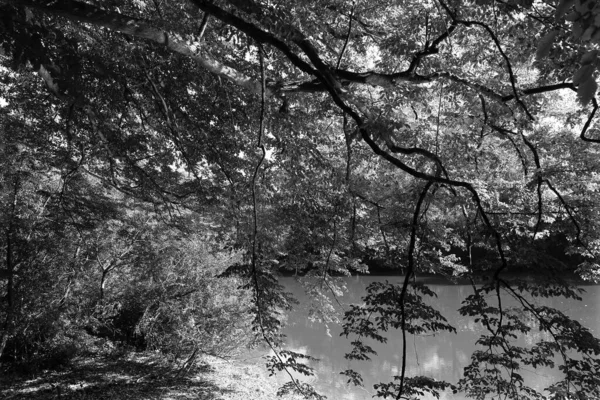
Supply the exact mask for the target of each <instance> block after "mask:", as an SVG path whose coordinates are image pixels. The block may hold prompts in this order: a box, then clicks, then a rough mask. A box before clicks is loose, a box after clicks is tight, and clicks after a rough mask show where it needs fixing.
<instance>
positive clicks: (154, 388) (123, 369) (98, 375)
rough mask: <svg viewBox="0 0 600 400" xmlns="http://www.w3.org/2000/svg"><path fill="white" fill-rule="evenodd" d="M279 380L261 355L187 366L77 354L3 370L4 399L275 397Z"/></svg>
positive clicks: (0, 392)
mask: <svg viewBox="0 0 600 400" xmlns="http://www.w3.org/2000/svg"><path fill="white" fill-rule="evenodd" d="M277 387H278V384H277V382H276V380H275V381H274V380H273V379H272V378H270V377H269V376H268V372H267V371H266V369H265V363H264V359H262V358H261V357H255V358H248V359H236V360H230V361H228V360H222V359H218V358H215V357H202V358H201V359H200V360H199V361H198V362H197V363H196V364H195V366H194V368H192V369H190V370H186V371H182V370H181V368H179V367H177V366H174V364H172V363H169V362H168V361H167V360H166V359H165V357H164V356H161V355H160V354H157V353H149V352H143V353H136V352H126V353H120V354H116V355H114V354H113V355H88V356H85V357H76V358H75V359H73V360H72V361H71V363H70V364H69V365H67V366H65V367H63V368H61V369H59V370H52V371H50V370H45V371H38V372H36V373H33V374H32V373H24V372H20V373H18V372H14V371H13V372H4V373H3V372H2V371H0V399H3V400H17V399H18V400H21V399H35V400H42V399H43V400H49V399H64V400H75V399H77V400H83V399H86V400H92V399H93V400H101V399H102V400H104V399H105V400H109V399H110V400H125V399H133V400H142V399H144V400H145V399H161V400H183V399H196V400H254V399H256V400H259V399H260V400H271V399H276V398H277V396H276V392H277Z"/></svg>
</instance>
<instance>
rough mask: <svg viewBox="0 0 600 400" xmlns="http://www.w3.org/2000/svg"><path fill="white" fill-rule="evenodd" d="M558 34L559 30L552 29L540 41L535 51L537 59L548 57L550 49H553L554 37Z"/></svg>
mask: <svg viewBox="0 0 600 400" xmlns="http://www.w3.org/2000/svg"><path fill="white" fill-rule="evenodd" d="M557 34H558V32H557V31H550V32H548V33H547V34H546V36H544V37H543V38H542V39H541V40H540V41H539V43H538V46H537V51H536V53H535V58H536V59H537V60H541V59H543V58H546V57H547V56H548V54H550V50H552V43H554V39H555V38H556V35H557Z"/></svg>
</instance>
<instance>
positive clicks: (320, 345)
mask: <svg viewBox="0 0 600 400" xmlns="http://www.w3.org/2000/svg"><path fill="white" fill-rule="evenodd" d="M401 279H402V278H401V277H351V278H346V279H345V284H346V286H347V292H346V293H345V294H344V295H343V296H342V297H341V298H339V300H340V302H341V304H342V305H343V306H345V305H347V304H357V303H361V297H362V296H363V295H364V294H365V288H366V287H367V286H368V285H369V284H370V283H371V282H373V281H375V280H388V281H390V282H393V283H399V282H400V280H401ZM282 284H284V285H285V287H286V289H287V290H288V291H290V292H292V293H293V294H294V295H295V296H296V297H297V298H298V299H299V300H300V304H302V305H303V307H302V308H298V309H296V310H294V311H293V312H292V313H290V315H289V319H288V325H287V328H286V331H285V333H286V334H287V336H288V341H287V345H288V348H289V349H290V350H294V351H298V352H302V353H304V354H308V355H311V356H313V357H316V358H319V359H320V360H321V361H320V362H318V363H314V364H313V365H312V366H313V367H314V368H315V371H316V374H317V375H316V377H314V378H311V381H312V383H313V385H314V386H315V387H316V388H317V389H318V390H319V391H320V393H322V394H325V395H326V396H327V397H328V398H329V399H348V400H358V399H370V398H371V396H372V395H373V394H375V390H374V389H373V384H375V383H378V382H389V381H391V380H392V377H393V376H394V375H399V374H400V368H401V363H402V360H401V355H402V337H401V334H400V332H398V331H393V332H391V333H390V335H388V342H387V343H385V344H381V343H378V342H373V343H370V342H369V343H367V344H369V345H371V346H372V347H373V348H374V350H375V351H376V352H377V354H378V355H377V356H375V357H373V360H372V361H360V362H359V361H348V360H346V359H345V358H344V354H345V353H347V352H348V351H350V348H351V346H350V340H348V339H346V338H345V337H340V333H341V331H342V330H341V327H340V326H339V325H338V324H335V323H332V322H331V323H323V322H318V321H315V320H314V319H311V318H308V315H309V306H308V305H309V304H310V302H311V299H314V298H313V297H311V298H309V297H307V296H306V294H305V293H304V289H303V287H302V285H301V284H300V283H299V282H298V280H296V279H295V278H284V279H282ZM429 285H430V288H431V289H432V290H433V291H434V292H435V293H436V294H437V298H434V299H432V301H431V302H430V304H431V305H432V306H434V307H435V308H437V309H438V310H439V311H440V312H441V313H442V314H443V315H444V316H445V317H446V318H447V319H448V321H449V322H450V323H451V324H453V325H454V326H455V328H456V330H457V334H453V333H446V332H444V333H440V334H436V335H429V336H412V335H408V336H407V353H408V354H407V358H408V363H407V376H412V375H426V376H429V377H431V378H434V379H437V380H445V381H448V382H450V383H456V382H457V381H458V380H459V379H460V378H461V376H462V370H463V368H464V367H465V366H466V365H468V364H469V362H470V357H471V354H472V353H473V350H474V349H475V346H474V343H475V341H476V340H477V338H478V337H479V336H480V335H481V333H482V332H483V328H482V326H481V325H480V324H478V323H476V322H475V321H474V320H473V319H471V318H468V317H464V316H461V315H459V313H458V311H457V310H458V308H460V306H461V302H462V300H463V299H464V298H465V297H467V296H468V295H470V294H472V293H473V289H472V287H471V286H469V285H451V284H442V283H441V282H438V283H434V284H429ZM585 290H586V293H584V294H583V296H582V297H583V301H582V302H578V301H574V300H567V299H544V300H545V303H544V304H545V305H548V306H551V307H554V308H557V309H559V310H561V311H563V312H565V313H566V314H567V315H570V316H572V317H573V318H575V319H577V320H579V322H580V323H581V324H582V325H584V326H585V327H587V328H588V329H590V330H591V331H592V333H593V334H594V335H596V336H598V334H600V318H598V317H599V316H600V307H599V301H600V287H599V286H586V287H585ZM515 305H516V301H515V300H514V299H512V298H506V299H503V307H506V308H508V307H512V306H515ZM525 317H526V316H525V315H524V318H525ZM525 320H526V322H527V324H528V325H529V326H530V327H532V328H534V331H532V333H531V334H529V335H527V336H525V337H523V338H520V339H519V340H518V341H517V343H515V344H517V345H522V346H524V345H532V344H533V343H536V342H538V341H539V340H541V339H545V340H550V339H551V338H549V337H546V334H545V333H540V332H539V331H537V330H535V325H536V324H535V321H534V320H533V319H531V318H529V319H527V318H525ZM350 368H351V369H354V370H355V371H357V372H359V373H361V374H362V377H363V379H364V388H357V387H354V386H351V385H347V383H346V382H347V378H346V377H345V376H343V375H340V372H341V371H344V370H346V369H350ZM522 375H523V376H524V378H525V380H526V384H528V385H529V386H531V387H533V388H534V389H536V390H540V391H541V390H543V389H544V388H545V387H547V386H549V385H550V384H552V383H553V382H555V381H556V380H557V377H559V376H560V372H559V371H557V370H552V369H548V368H546V369H541V368H540V369H537V370H535V371H534V370H522ZM463 398H464V397H460V396H456V395H453V394H451V393H442V395H441V397H440V399H442V400H445V399H448V400H450V399H452V400H456V399H463Z"/></svg>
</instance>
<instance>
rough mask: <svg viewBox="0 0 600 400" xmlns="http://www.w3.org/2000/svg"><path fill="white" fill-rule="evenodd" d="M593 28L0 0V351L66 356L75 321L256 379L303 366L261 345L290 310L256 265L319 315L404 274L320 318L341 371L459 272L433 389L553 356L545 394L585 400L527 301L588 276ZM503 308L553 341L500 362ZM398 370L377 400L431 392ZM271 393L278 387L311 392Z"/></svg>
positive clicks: (459, 17) (505, 387)
mask: <svg viewBox="0 0 600 400" xmlns="http://www.w3.org/2000/svg"><path fill="white" fill-rule="evenodd" d="M117 3H118V4H117ZM599 15H600V7H598V5H597V3H596V2H594V1H592V0H559V1H554V0H495V1H491V0H490V1H488V0H476V1H473V0H431V1H422V0H397V1H380V2H377V3H376V4H374V3H373V2H367V1H363V0H360V1H353V2H350V1H344V0H327V1H320V2H309V1H298V2H294V3H293V4H291V3H290V2H286V1H277V0H276V1H268V2H267V1H263V0H255V1H240V0H189V1H185V2H157V1H145V0H126V1H121V2H83V1H79V0H58V1H45V0H27V1H19V2H16V1H11V0H0V80H1V84H0V124H1V127H2V129H0V135H1V136H0V145H1V146H0V227H1V230H2V232H1V233H2V234H1V235H0V256H1V259H2V266H1V267H0V293H1V296H2V306H1V307H0V324H1V325H0V329H1V331H0V332H1V333H0V357H2V359H3V360H12V361H18V360H27V359H30V358H32V357H38V356H41V355H42V353H48V354H52V352H53V351H54V350H52V349H51V347H53V346H54V347H53V348H55V349H57V352H58V353H61V352H62V350H61V348H62V349H66V350H65V351H64V352H63V353H64V354H66V355H65V356H64V358H69V357H70V355H68V354H67V353H70V350H69V351H67V350H68V347H69V345H68V343H67V342H69V341H68V340H67V339H64V338H66V337H68V335H67V334H66V332H71V330H74V331H78V332H81V331H82V330H83V329H86V328H87V330H88V331H90V332H92V333H93V334H95V335H101V336H107V337H110V338H112V339H114V340H120V341H124V342H128V343H129V344H137V345H138V346H140V347H144V346H150V347H153V348H160V349H164V350H166V351H172V352H174V353H177V352H179V351H181V352H183V351H187V352H196V351H204V352H209V353H215V354H221V355H222V354H227V353H229V352H231V351H233V350H234V349H235V348H237V347H239V346H240V345H241V344H242V343H255V342H256V339H262V340H264V341H265V342H266V343H267V344H268V345H269V346H271V348H272V349H273V351H274V354H275V358H274V359H271V364H270V365H271V367H272V368H273V371H275V370H283V371H286V370H288V369H290V370H291V369H295V370H297V371H300V372H309V373H310V365H307V364H306V362H307V363H309V364H310V363H311V362H313V361H312V360H311V359H304V358H303V357H300V356H299V355H298V354H293V353H286V352H285V350H283V351H282V349H281V345H282V344H283V343H284V337H283V336H282V335H281V327H282V324H283V320H284V319H285V313H286V312H287V311H288V310H289V309H290V308H291V307H292V306H293V305H294V302H293V299H291V297H290V295H289V294H287V293H285V291H284V290H283V287H282V286H281V285H280V284H279V282H278V281H277V276H278V273H279V272H286V273H290V272H293V273H300V274H305V275H306V277H307V278H306V280H307V281H308V282H310V280H311V279H312V280H313V282H318V283H316V284H314V283H313V284H310V283H309V284H308V285H307V288H308V290H309V292H310V294H311V298H312V299H313V302H314V304H315V305H316V307H313V309H314V310H313V312H312V314H311V317H312V318H313V319H315V320H317V319H318V320H323V321H326V322H327V323H334V322H337V319H336V316H335V305H334V304H333V303H332V302H331V301H330V300H329V297H328V296H329V293H333V294H339V293H342V292H343V287H344V285H343V281H340V280H336V279H333V278H334V277H336V276H337V277H339V276H347V275H349V274H351V273H356V272H357V271H360V272H366V271H367V270H369V269H370V270H374V269H377V268H378V269H381V270H385V271H388V272H389V271H393V272H398V271H400V272H403V273H404V274H405V276H406V280H405V282H404V284H403V285H402V286H394V285H391V284H387V283H386V284H384V283H381V284H374V285H372V286H371V287H369V289H368V292H367V294H366V295H365V298H364V304H363V305H355V306H352V307H351V308H350V309H349V310H347V312H346V314H345V319H344V321H343V322H342V324H343V328H344V333H345V334H346V335H349V336H352V339H351V340H353V342H352V344H353V350H352V352H351V353H350V354H349V357H350V358H354V359H358V360H367V359H369V358H370V357H373V356H374V355H375V354H374V351H373V349H372V348H371V347H370V346H369V343H368V340H376V341H383V342H384V341H385V340H386V332H388V330H391V329H395V330H399V331H400V333H401V334H402V337H403V339H404V342H406V338H407V335H415V334H421V333H424V332H437V331H440V330H445V331H453V330H454V328H453V327H452V322H453V321H447V320H446V319H445V317H444V316H443V315H442V314H441V313H440V312H439V311H437V310H435V309H434V308H433V307H431V306H430V305H429V304H428V303H427V301H426V299H427V298H428V297H431V295H432V292H431V291H430V290H429V289H428V288H427V287H426V286H424V285H420V284H417V283H416V282H417V281H416V280H415V279H414V278H415V277H416V276H419V275H420V274H424V273H427V274H438V275H445V276H448V277H450V278H452V279H456V278H466V279H469V280H471V281H472V282H473V283H474V290H473V294H472V295H470V296H469V297H467V298H465V299H464V302H463V306H462V308H461V312H462V313H463V315H465V316H470V317H473V318H475V319H477V321H478V323H480V324H481V325H482V327H484V328H485V330H486V331H487V332H486V333H485V334H484V335H483V336H482V337H481V338H480V339H479V340H478V341H477V343H475V345H476V346H477V349H476V350H475V352H474V353H473V357H472V359H471V361H472V362H471V365H470V366H469V367H468V368H467V369H466V370H465V374H464V378H463V379H462V380H460V382H458V383H457V385H456V386H455V388H456V390H461V391H463V392H465V393H467V394H468V395H471V396H473V397H476V398H483V397H485V396H488V395H492V394H494V395H495V396H504V397H507V398H523V397H525V398H526V397H530V398H541V396H543V395H542V394H540V393H537V392H534V391H532V389H530V388H527V387H526V385H525V384H524V382H523V380H522V378H521V376H520V375H519V373H518V370H519V369H520V368H522V367H524V366H525V367H527V366H534V367H535V366H538V365H548V366H550V365H551V359H552V357H553V356H554V355H558V356H559V358H561V359H562V361H561V364H560V366H559V368H561V369H562V370H563V372H564V374H565V380H564V381H561V382H557V383H556V384H555V385H554V386H552V387H550V388H549V391H550V392H551V397H552V396H553V397H554V398H561V397H568V396H570V395H572V394H573V393H582V392H587V393H591V394H594V395H595V393H594V390H595V389H594V385H597V380H595V379H596V378H594V376H595V375H594V373H595V371H596V370H597V368H598V365H597V363H596V361H595V358H594V357H596V356H597V355H598V354H597V349H598V343H597V339H595V338H593V337H592V336H591V334H590V332H588V331H587V330H586V329H585V327H582V326H580V325H578V323H577V322H576V321H574V320H572V319H571V318H569V316H568V315H564V314H563V313H560V312H559V311H558V310H554V309H551V308H548V307H543V306H538V305H534V304H533V303H531V302H529V299H530V298H532V297H533V298H542V299H544V298H547V297H555V296H558V297H566V298H575V299H576V298H577V296H578V293H577V291H576V290H575V289H574V288H572V287H571V286H570V285H569V284H567V283H565V281H564V280H563V279H562V278H564V277H573V278H576V277H579V278H583V279H586V280H590V281H594V282H597V281H598V279H599V272H598V270H599V268H598V265H599V263H598V255H599V252H600V250H599V249H600V246H598V243H600V227H599V225H598V224H599V221H600V218H599V210H600V204H599V201H600V200H599V198H598V196H597V192H598V188H599V187H600V186H599V185H600V182H599V174H598V171H599V168H600V164H599V161H598V160H599V159H600V158H599V155H600V154H599V150H598V143H600V137H599V136H598V132H599V130H598V127H597V124H596V122H595V117H596V112H597V109H598V105H597V100H596V98H595V95H596V91H597V83H596V77H597V69H598V68H597V67H598V63H599V60H598V55H599V54H600V53H599V49H598V46H599V45H600V34H599V32H600V24H598V21H599V20H600V19H599ZM517 272H528V273H535V274H537V275H541V276H543V277H546V278H548V279H549V280H548V284H547V285H541V284H531V283H529V282H516V281H510V280H508V279H506V278H505V276H506V274H507V273H517ZM477 281H479V282H482V283H481V285H483V286H481V285H477V284H475V282H477ZM502 295H509V296H512V297H513V298H515V299H516V300H517V301H518V303H519V307H518V308H506V307H503V305H502V304H501V298H502ZM524 315H527V316H528V318H532V319H533V320H535V321H537V323H538V324H539V327H540V330H541V331H544V332H546V333H547V334H549V335H550V336H551V338H552V340H551V341H540V342H538V343H536V344H534V345H533V347H527V348H526V347H523V346H520V345H518V344H517V343H516V339H517V338H518V337H521V336H523V335H526V334H527V333H528V332H529V330H530V329H531V328H530V327H529V326H528V325H527V324H525V323H523V321H522V319H521V317H522V316H524ZM248 326H252V329H253V330H252V332H251V333H250V332H249V330H246V328H247V327H248ZM354 336H356V338H355V337H354ZM73 337H77V335H76V334H73ZM63 339H64V340H63ZM363 339H365V340H363ZM65 343H67V344H65ZM61 357H62V356H61ZM58 358H60V357H58ZM302 360H304V361H305V362H302ZM405 366H406V360H405V357H403V370H402V373H401V375H399V376H398V377H394V378H393V381H392V382H391V383H382V384H380V385H378V386H377V388H378V390H379V395H381V396H387V395H392V396H395V397H397V398H401V397H410V396H412V397H415V396H421V395H422V394H423V393H425V392H428V393H431V394H433V395H435V394H436V393H439V392H440V391H441V390H442V389H447V388H448V387H449V386H448V383H444V382H437V381H432V380H431V379H429V378H428V377H422V376H413V377H408V376H405V371H404V369H405V368H404V367H405ZM507 371H509V372H507ZM345 374H346V375H347V376H348V377H349V379H350V380H351V381H353V382H356V383H360V382H361V378H360V376H358V375H357V374H356V373H355V372H354V371H352V370H347V371H346V372H345ZM290 378H291V382H290V384H289V385H286V386H284V387H283V389H282V393H284V392H289V391H297V392H299V393H303V394H305V395H306V396H308V397H311V396H312V397H318V396H319V395H318V394H317V393H315V392H314V390H313V389H312V388H309V387H308V386H306V385H305V384H304V383H302V382H299V381H297V380H296V379H295V378H294V377H293V375H292V374H290Z"/></svg>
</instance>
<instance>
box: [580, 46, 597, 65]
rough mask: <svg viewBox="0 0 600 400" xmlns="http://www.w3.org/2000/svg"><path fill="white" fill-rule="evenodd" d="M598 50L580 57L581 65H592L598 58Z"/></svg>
mask: <svg viewBox="0 0 600 400" xmlns="http://www.w3.org/2000/svg"><path fill="white" fill-rule="evenodd" d="M598 53H599V51H598V50H590V51H588V52H587V53H585V54H584V55H583V56H582V57H581V65H585V64H592V63H594V62H595V61H596V59H597V58H598Z"/></svg>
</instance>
